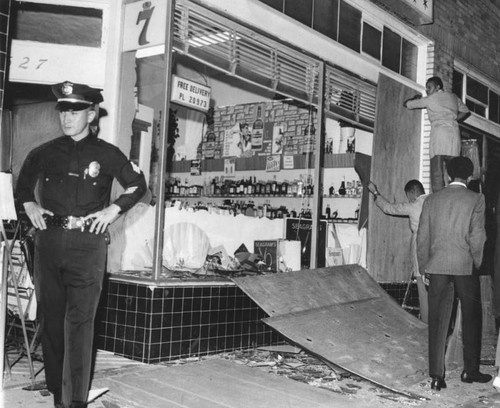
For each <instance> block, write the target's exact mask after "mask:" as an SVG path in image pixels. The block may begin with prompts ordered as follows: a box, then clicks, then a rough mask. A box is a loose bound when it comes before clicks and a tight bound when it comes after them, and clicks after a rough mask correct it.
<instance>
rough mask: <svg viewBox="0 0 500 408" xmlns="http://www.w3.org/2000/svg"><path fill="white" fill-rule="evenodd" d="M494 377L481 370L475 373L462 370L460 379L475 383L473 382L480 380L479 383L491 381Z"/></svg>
mask: <svg viewBox="0 0 500 408" xmlns="http://www.w3.org/2000/svg"><path fill="white" fill-rule="evenodd" d="M492 378H493V377H492V376H491V375H489V374H483V373H481V372H479V371H476V372H473V373H468V372H466V371H462V375H461V376H460V379H461V380H462V382H464V383H473V382H478V383H483V384H484V383H487V382H490V381H491V379H492Z"/></svg>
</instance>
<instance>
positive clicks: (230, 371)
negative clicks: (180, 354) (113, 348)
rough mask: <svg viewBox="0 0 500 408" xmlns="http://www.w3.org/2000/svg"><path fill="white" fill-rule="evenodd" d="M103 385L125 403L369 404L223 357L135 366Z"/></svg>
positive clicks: (190, 406)
mask: <svg viewBox="0 0 500 408" xmlns="http://www.w3.org/2000/svg"><path fill="white" fill-rule="evenodd" d="M105 384H106V386H107V387H109V388H110V391H109V394H110V395H113V398H114V399H117V398H119V400H118V402H120V401H123V402H124V403H125V402H126V406H127V407H141V408H142V407H148V408H169V407H176V408H200V407H203V408H222V407H232V408H238V407H242V408H243V407H259V408H303V407H308V408H327V407H346V408H348V407H356V408H358V407H360V408H362V407H363V406H364V407H365V408H368V406H366V405H359V401H356V400H352V399H350V398H349V397H348V396H342V395H339V394H335V393H333V392H331V391H328V390H324V389H320V388H315V387H312V386H310V385H308V384H303V383H300V382H297V381H292V380H289V379H287V378H284V377H281V376H278V375H275V374H270V373H266V372H265V371H262V370H258V369H255V368H251V367H247V366H244V365H241V364H238V363H236V362H233V361H228V360H222V359H213V360H204V361H200V362H193V363H189V364H184V365H180V366H165V365H160V366H143V367H137V369H134V371H130V370H129V371H128V372H127V373H126V374H123V375H116V376H113V377H109V378H107V379H106V380H105Z"/></svg>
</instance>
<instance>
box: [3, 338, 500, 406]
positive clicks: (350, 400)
mask: <svg viewBox="0 0 500 408" xmlns="http://www.w3.org/2000/svg"><path fill="white" fill-rule="evenodd" d="M284 350H287V349H286V348H285V349H284ZM485 351H486V352H488V353H489V352H491V347H489V346H486V347H485ZM14 369H15V370H13V375H12V376H11V378H10V379H7V380H6V382H5V389H4V390H3V393H2V394H3V395H2V397H3V399H2V400H3V405H2V406H3V407H5V408H51V407H52V406H53V405H52V397H51V395H50V394H48V393H47V392H46V391H44V390H38V391H26V390H23V387H24V386H26V385H29V383H30V381H29V373H28V369H27V364H26V363H25V362H23V361H21V362H20V363H18V364H17V365H16V366H14ZM481 370H482V371H483V372H486V373H489V374H492V375H496V371H497V370H496V368H495V367H493V366H488V365H484V366H482V367H481ZM36 380H37V381H36V383H37V384H38V383H43V382H44V378H43V371H42V372H41V373H40V374H39V375H38V376H37V378H36ZM446 380H447V384H448V388H447V389H443V390H441V391H440V392H435V391H433V390H431V389H430V385H429V382H428V381H425V382H422V383H419V384H415V385H414V386H413V387H412V389H411V391H412V392H414V393H415V394H416V395H419V396H421V399H411V398H408V397H405V396H401V395H398V394H394V393H392V392H390V391H387V390H385V389H383V388H379V387H377V386H375V385H374V384H372V383H370V382H368V381H365V380H361V379H359V378H357V377H355V376H352V375H349V373H346V372H339V371H336V370H334V369H331V368H330V367H328V366H327V365H325V364H323V363H322V362H320V361H319V360H317V359H315V358H314V357H311V356H309V355H307V354H306V353H304V352H302V351H300V352H298V351H297V352H291V353H289V352H287V351H285V352H280V351H266V350H243V351H236V352H232V353H223V354H218V355H214V356H208V357H205V358H202V359H199V358H189V359H184V360H177V361H175V362H171V363H163V364H156V365H147V364H142V363H138V362H135V361H132V360H128V359H126V358H123V357H119V356H115V355H113V354H110V353H107V352H101V351H99V352H98V355H97V360H96V370H95V376H94V380H93V386H92V388H93V389H96V388H109V392H107V393H106V394H104V395H103V396H101V397H100V398H98V399H97V400H95V401H94V402H92V403H91V404H90V405H89V407H90V408H139V407H141V408H145V407H147V408H169V407H184V408H210V407H214V408H215V407H226V408H227V407H234V408H247V407H248V408H250V407H252V408H280V407H283V408H285V407H286V408H316V407H346V408H349V407H356V408H358V407H359V408H365V407H366V408H368V407H370V408H378V407H380V408H383V407H385V408H400V407H422V408H438V407H439V408H451V407H463V408H478V407H500V393H497V392H496V390H495V389H494V388H493V386H492V384H491V383H489V384H476V383H474V384H464V383H462V382H461V381H460V369H459V368H456V369H454V370H449V371H448V377H447V379H446Z"/></svg>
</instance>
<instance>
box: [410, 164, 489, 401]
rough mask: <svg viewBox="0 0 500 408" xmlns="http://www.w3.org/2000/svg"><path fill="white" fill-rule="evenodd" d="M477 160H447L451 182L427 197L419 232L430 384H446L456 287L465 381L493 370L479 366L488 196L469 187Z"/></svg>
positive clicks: (484, 378)
mask: <svg viewBox="0 0 500 408" xmlns="http://www.w3.org/2000/svg"><path fill="white" fill-rule="evenodd" d="M472 172H473V164H472V162H471V160H470V159H468V158H466V157H454V158H453V159H451V160H450V161H449V163H448V174H449V176H450V178H451V181H452V182H451V183H450V184H449V185H448V186H447V187H446V188H444V189H443V190H440V191H438V192H437V193H434V194H431V195H430V196H429V197H427V199H426V200H425V202H424V205H423V208H422V214H421V216H420V224H419V228H418V235H417V256H418V265H419V268H420V273H421V274H424V273H425V274H428V275H429V294H428V297H429V374H430V376H431V378H432V380H431V388H432V389H435V390H438V391H439V390H440V389H441V388H446V383H445V381H444V378H445V351H446V337H447V332H448V327H449V323H450V318H451V312H452V307H453V299H454V292H455V291H456V294H457V297H458V299H459V300H460V304H461V310H462V320H463V325H462V327H463V330H462V335H463V338H462V341H463V355H464V370H463V372H462V375H461V380H462V382H465V383H472V382H480V383H486V382H488V381H490V380H491V375H489V374H483V373H481V372H480V371H479V364H480V363H479V362H480V355H481V326H482V321H481V318H482V310H481V291H480V284H479V276H478V275H477V274H475V273H473V267H474V266H475V267H476V268H479V267H480V266H481V262H482V260H483V247H484V243H485V241H486V231H485V227H484V210H485V201H484V196H483V195H482V194H478V193H475V192H473V191H471V190H468V189H467V181H468V179H469V178H470V177H471V176H472Z"/></svg>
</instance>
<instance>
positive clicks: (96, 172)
mask: <svg viewBox="0 0 500 408" xmlns="http://www.w3.org/2000/svg"><path fill="white" fill-rule="evenodd" d="M113 178H116V179H117V180H118V182H119V183H120V184H121V185H122V187H123V188H125V191H124V192H123V193H122V194H121V195H120V197H118V199H117V200H116V201H115V202H114V204H116V205H118V206H119V207H120V208H121V212H125V211H127V210H128V209H129V208H131V207H132V206H133V205H134V204H136V203H137V202H138V201H139V200H140V198H141V197H142V196H143V194H144V193H145V191H146V188H147V186H146V181H145V179H144V175H143V173H142V172H141V171H140V170H139V168H138V167H137V166H135V165H134V164H133V163H131V162H130V161H129V160H128V159H127V158H126V156H125V155H124V154H123V153H122V152H121V150H120V149H118V148H117V147H116V146H114V145H112V144H110V143H107V142H106V141H104V140H102V139H99V138H97V137H96V136H94V135H93V134H89V135H88V136H87V137H85V138H84V139H82V140H80V141H77V142H75V141H74V140H73V139H72V138H71V137H69V136H62V137H59V138H57V139H54V140H52V141H50V142H48V143H46V144H43V145H42V146H40V147H38V148H37V149H35V150H33V151H32V152H31V153H30V155H29V156H28V157H27V159H26V161H25V163H24V165H23V168H22V169H21V172H20V175H19V179H18V183H17V194H18V199H19V201H20V202H21V203H25V202H28V201H36V200H35V194H34V187H35V185H36V183H37V181H39V182H40V190H39V191H40V205H41V206H42V207H44V208H45V209H47V210H50V211H52V212H53V213H54V214H56V215H60V216H69V215H72V216H77V217H80V216H86V215H88V214H91V213H93V212H96V211H99V210H102V209H103V208H105V207H106V206H108V205H109V198H110V192H111V185H112V182H113Z"/></svg>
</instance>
